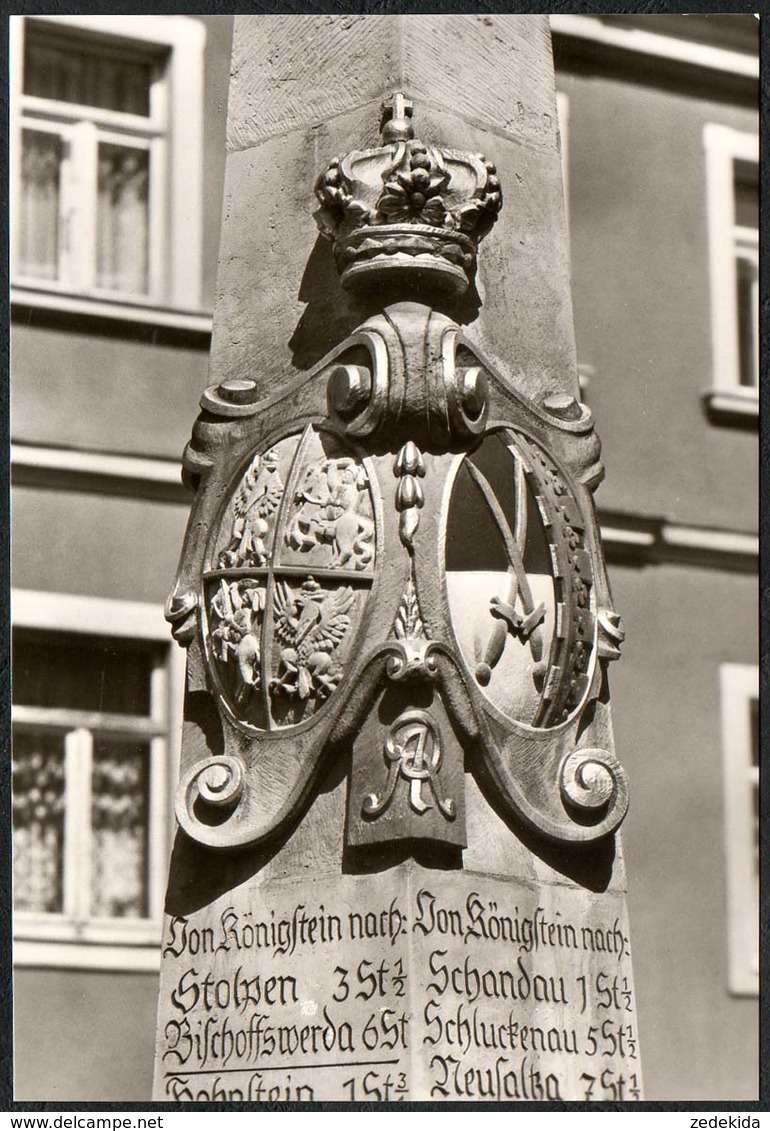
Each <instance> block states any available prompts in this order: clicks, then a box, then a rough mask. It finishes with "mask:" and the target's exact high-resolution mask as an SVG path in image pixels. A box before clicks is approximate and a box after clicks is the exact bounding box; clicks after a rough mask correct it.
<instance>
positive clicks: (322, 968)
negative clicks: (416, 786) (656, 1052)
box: [155, 866, 641, 1102]
mask: <svg viewBox="0 0 770 1131" xmlns="http://www.w3.org/2000/svg"><path fill="white" fill-rule="evenodd" d="M595 899H596V897H594V896H592V895H591V894H590V893H588V892H585V891H582V890H579V889H577V888H573V887H568V886H564V887H562V886H559V885H546V886H545V888H544V889H543V890H542V891H540V892H537V891H535V890H533V889H532V888H531V887H529V886H525V885H524V884H521V883H520V882H517V881H516V880H512V879H501V878H494V879H492V878H490V877H486V876H482V875H472V874H463V873H457V874H451V875H448V874H446V873H445V874H444V875H442V876H438V875H437V874H436V873H435V872H432V873H431V872H428V871H425V870H422V869H420V868H417V867H416V866H411V867H409V866H405V867H401V868H397V869H395V870H393V871H391V872H390V873H387V874H386V875H381V876H379V877H378V878H377V882H376V884H373V883H372V880H371V878H370V877H363V876H361V877H358V876H344V877H329V878H326V879H317V880H314V881H307V880H305V881H303V882H302V883H298V882H292V881H273V882H269V883H265V884H262V885H257V884H254V883H253V882H252V883H247V884H245V885H243V886H242V887H241V888H238V889H236V890H235V891H233V892H230V893H227V894H226V895H225V896H223V897H222V898H221V899H219V900H218V901H217V902H216V903H214V904H212V905H211V906H209V907H208V908H205V909H203V910H201V911H197V912H194V913H191V914H189V915H186V916H174V917H171V918H169V919H167V921H166V924H165V930H164V943H163V958H164V961H163V973H162V985H161V1015H160V1016H161V1026H160V1031H161V1033H162V1034H163V1037H162V1041H161V1044H160V1047H159V1051H158V1057H157V1061H156V1090H155V1096H156V1098H157V1099H158V1100H168V1101H175V1102H185V1101H188V1102H207V1101H214V1102H217V1101H221V1102H224V1101H246V1102H285V1101H295V1102H310V1101H319V1100H356V1101H373V1102H384V1101H391V1102H392V1101H398V1100H407V1099H416V1100H433V1101H442V1100H446V1101H453V1100H475V1101H478V1100H489V1101H506V1100H522V1101H526V1100H599V1101H605V1102H607V1101H609V1102H612V1101H621V1100H634V1099H638V1098H639V1097H640V1094H641V1073H640V1068H639V1053H638V1045H637V1040H638V1036H637V1024H636V1005H635V1000H634V992H633V982H632V976H631V956H630V952H629V943H628V929H627V923H626V917H625V910H624V903H623V898H622V895H620V894H619V893H609V892H605V893H603V895H602V896H601V899H600V901H597V902H596V904H594V900H595Z"/></svg>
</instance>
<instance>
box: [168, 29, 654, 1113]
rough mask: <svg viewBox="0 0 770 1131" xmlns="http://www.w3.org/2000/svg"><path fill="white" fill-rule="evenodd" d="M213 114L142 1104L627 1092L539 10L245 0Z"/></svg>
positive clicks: (613, 870)
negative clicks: (227, 77)
mask: <svg viewBox="0 0 770 1131" xmlns="http://www.w3.org/2000/svg"><path fill="white" fill-rule="evenodd" d="M228 133H229V149H228V156H227V174H226V204H225V210H224V221H223V231H222V244H221V253H220V271H219V282H218V298H217V304H216V309H215V317H214V325H215V329H214V340H213V347H212V360H211V379H212V384H211V386H210V388H209V389H207V390H206V392H205V393H204V395H203V399H202V402H201V414H200V416H199V418H198V420H197V422H196V425H195V428H194V431H193V438H192V440H191V442H190V444H189V445H188V448H187V450H186V452H185V462H184V466H185V478H186V482H187V483H188V485H189V486H190V487H191V489H192V490H193V491H194V492H195V501H194V504H193V510H192V514H191V517H190V522H189V526H188V532H187V537H186V542H185V546H184V550H183V553H182V559H181V562H180V567H179V573H178V576H177V580H176V583H175V586H174V590H173V593H172V595H171V597H170V598H169V603H168V610H167V612H168V617H169V620H170V621H171V623H172V626H173V631H174V635H175V636H176V638H177V640H178V641H179V642H180V643H181V644H182V645H184V646H185V647H187V649H188V669H187V691H186V701H185V723H184V737H183V748H182V767H181V781H180V785H179V790H178V794H177V802H176V813H177V817H178V820H179V824H180V826H181V829H180V832H179V833H178V836H177V839H176V843H175V848H174V852H173V857H172V862H171V871H170V879H169V890H168V898H167V908H166V910H167V916H166V922H165V927H164V937H163V951H162V954H163V957H162V970H161V992H160V1008H159V1025H158V1043H157V1056H156V1074H155V1092H154V1095H155V1099H157V1100H172V1101H198V1102H205V1101H218V1100H221V1101H241V1100H242V1101H247V1102H272V1103H275V1102H286V1101H289V1102H293V1101H299V1102H303V1101H320V1100H351V1101H368V1102H371V1101H375V1102H377V1101H393V1100H398V1099H411V1100H442V1099H445V1100H455V1101H456V1100H468V1101H475V1100H480V1099H482V1100H494V1101H506V1100H524V1101H527V1100H559V1099H561V1100H567V1099H571V1100H574V1099H581V1100H582V1099H586V1098H587V1099H595V1100H605V1101H607V1100H609V1101H613V1100H615V1101H617V1100H626V1099H635V1098H639V1096H640V1092H641V1074H640V1069H639V1052H638V1044H637V1033H636V1011H635V1003H634V997H633V981H632V972H631V956H630V950H629V939H628V925H627V915H626V906H625V894H624V893H625V879H624V874H623V867H622V859H621V855H620V852H619V842H618V837H617V828H618V826H619V824H620V822H621V821H622V819H623V816H624V815H625V811H626V808H627V803H628V797H627V786H626V779H625V775H624V773H623V770H622V768H621V766H620V764H619V763H618V760H617V758H616V757H615V754H614V751H613V742H612V728H611V721H610V709H609V694H608V688H607V678H606V676H607V666H608V664H609V662H610V661H611V660H613V659H615V658H617V656H618V655H619V649H620V644H621V642H622V639H623V632H622V627H621V624H620V618H619V617H618V615H617V614H616V613H615V611H614V610H613V606H612V600H611V596H610V592H609V588H608V585H607V580H606V575H605V571H604V561H603V556H602V551H601V546H600V542H599V537H598V531H597V525H596V519H595V513H594V508H593V501H592V491H593V490H594V489H595V487H596V486H597V485H598V483H599V481H600V479H601V477H602V474H603V468H602V465H601V462H600V458H599V457H600V451H599V442H598V439H597V438H596V435H595V433H594V430H593V421H592V418H591V413H590V410H588V409H587V408H586V407H585V406H584V405H582V404H581V403H580V402H579V399H578V386H577V368H576V361H575V353H574V337H573V330H572V315H571V304H570V294H569V275H568V256H567V246H566V233H565V224H564V206H563V196H562V185H561V170H560V162H559V152H558V136H557V125H556V114H555V95H554V85H553V73H552V63H551V57H550V42H549V32H548V23H547V19H546V18H544V17H539V16H473V15H462V16H383V17H371V16H344V17H343V16H320V15H318V16H258V17H239V18H237V20H236V34H235V44H234V56H233V78H232V85H231V94H230V103H229V114H228ZM503 198H504V203H503ZM313 213H315V221H316V222H315V223H314V222H313ZM482 241H483V243H482Z"/></svg>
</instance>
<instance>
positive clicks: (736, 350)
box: [11, 15, 759, 1102]
mask: <svg viewBox="0 0 770 1131" xmlns="http://www.w3.org/2000/svg"><path fill="white" fill-rule="evenodd" d="M469 18H470V17H469ZM12 24H13V28H12V51H13V54H12V76H13V89H12V153H11V170H12V258H13V265H12V270H13V293H12V370H13V374H12V377H13V392H12V409H13V413H12V473H13V491H14V494H13V608H12V614H13V621H14V649H13V682H14V692H13V698H14V787H15V788H14V827H15V831H14V894H15V981H14V989H15V1079H16V1098H17V1099H19V1100H61V1101H69V1100H117V1101H121V1100H125V1101H128V1100H136V1101H139V1102H141V1101H144V1100H146V1099H147V1098H148V1097H149V1094H150V1080H151V1073H152V1050H153V1038H154V1029H155V1009H156V994H157V969H158V961H159V960H158V944H159V937H160V921H161V915H162V901H163V890H164V885H165V875H166V870H167V862H168V853H169V852H170V850H171V845H172V840H173V826H172V821H171V816H170V813H171V801H170V799H171V796H172V794H173V788H174V779H175V774H176V748H177V744H178V725H179V720H180V715H181V706H180V695H181V686H182V666H183V656H182V653H181V652H180V651H179V650H177V649H175V646H172V643H171V641H170V637H169V635H168V632H167V626H166V624H165V622H164V620H163V615H162V607H163V602H164V600H165V597H166V595H167V591H168V588H169V586H170V582H171V579H172V577H173V573H174V568H175V564H176V558H177V555H178V553H179V548H180V546H181V542H182V535H183V531H184V525H185V521H186V516H187V509H188V499H187V496H186V495H185V492H184V490H183V488H182V486H181V483H180V481H179V457H180V454H181V451H182V449H183V447H184V444H185V443H186V441H187V438H188V434H189V430H190V427H191V424H192V421H193V419H194V417H195V414H196V411H197V401H198V398H199V396H200V393H201V391H202V390H203V388H204V386H205V384H206V371H207V353H208V348H209V342H210V328H211V310H212V307H213V301H214V292H215V274H216V260H217V250H218V239H219V227H220V212H221V200H222V180H223V154H224V121H225V113H226V101H227V83H228V73H229V54H230V41H231V34H232V21H231V19H230V18H229V17H225V16H200V17H198V16H196V17H180V16H176V17H163V16H153V17H133V16H131V17H120V16H99V17H90V16H73V17H26V18H23V19H22V18H17V19H14V20H13V21H12ZM552 31H553V37H554V58H555V64H556V81H557V92H558V107H559V119H560V130H561V136H562V156H563V164H564V175H565V190H566V196H567V211H568V222H569V229H570V237H571V255H572V279H573V304H574V311H575V326H576V334H577V345H578V356H579V359H580V363H581V382H582V387H583V396H584V399H585V400H586V401H587V403H588V404H589V405H590V406H591V408H592V409H593V411H594V414H595V417H596V420H597V427H598V430H599V433H600V435H601V437H602V439H603V444H604V462H605V464H606V466H607V469H608V476H607V481H606V483H605V484H604V485H603V486H602V487H601V489H600V491H599V494H598V500H597V501H598V506H599V512H600V520H601V526H602V532H603V539H604V543H605V549H606V551H607V554H608V558H609V561H610V564H611V580H612V583H613V588H614V595H615V600H616V603H617V606H618V608H619V609H620V611H621V612H622V614H623V618H624V621H625V624H626V629H627V633H628V637H627V641H626V644H625V647H624V658H623V661H622V663H620V664H617V665H614V667H613V671H612V687H613V703H614V717H615V729H616V738H617V745H618V751H619V753H620V756H621V759H622V761H623V764H624V766H625V767H626V769H627V771H628V773H629V777H630V780H631V785H632V790H633V792H632V807H631V812H630V814H629V817H628V819H627V821H626V823H625V826H624V846H625V854H626V866H627V870H628V875H629V905H630V913H631V926H632V931H633V946H634V960H635V961H634V965H635V977H636V989H637V996H638V1003H639V1015H640V1027H641V1034H640V1038H641V1042H642V1053H643V1057H644V1070H645V1077H646V1092H647V1098H649V1099H657V1100H672V1099H693V1100H700V1099H707V1100H708V1099H712V1100H727V1099H750V1098H754V1097H755V1096H756V1094H757V1087H758V1082H757V1081H758V1067H757V1056H758V1049H757V1026H758V1017H757V994H758V927H757V924H758V881H757V860H758V845H757V827H758V819H759V808H758V773H759V769H758V734H757V702H758V676H757V651H756V649H757V642H756V636H757V614H756V604H757V550H758V546H757V525H756V524H757V495H756V487H755V484H756V466H757V421H758V369H759V366H758V232H757V228H758V189H757V185H758V141H757V138H758V44H757V24H756V21H755V20H754V19H753V17H751V16H743V15H740V16H739V15H736V16H709V17H695V16H691V17H681V16H646V17H618V16H607V17H598V16H596V17H579V16H570V15H565V16H554V17H553V18H552ZM311 190H312V186H308V222H309V223H311V222H312V220H311V218H310V213H311V212H312V210H313V204H312V198H311V196H310V193H311ZM471 333H472V328H471ZM42 1015H44V1016H45V1017H46V1019H47V1020H46V1024H45V1026H41V1025H40V1017H41V1016H42Z"/></svg>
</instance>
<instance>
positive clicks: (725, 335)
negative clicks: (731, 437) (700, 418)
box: [703, 123, 759, 415]
mask: <svg viewBox="0 0 770 1131" xmlns="http://www.w3.org/2000/svg"><path fill="white" fill-rule="evenodd" d="M703 138H704V145H705V150H706V188H707V203H708V231H709V257H710V283H711V324H712V346H713V359H714V361H713V364H714V375H713V389H712V391H711V393H710V394H709V402H710V405H711V407H712V409H713V410H715V411H716V412H720V411H724V412H731V413H739V414H750V415H756V413H757V411H758V395H757V394H758V385H759V142H758V139H757V135H756V134H748V133H742V132H739V131H738V130H734V129H731V128H729V127H727V126H722V125H717V124H715V123H709V124H708V125H706V127H705V129H704V135H703Z"/></svg>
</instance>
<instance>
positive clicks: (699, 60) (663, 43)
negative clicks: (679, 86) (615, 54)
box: [550, 15, 759, 82]
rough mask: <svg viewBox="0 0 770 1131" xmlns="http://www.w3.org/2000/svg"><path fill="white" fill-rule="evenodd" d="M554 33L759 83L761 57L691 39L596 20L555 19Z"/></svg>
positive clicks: (573, 17)
mask: <svg viewBox="0 0 770 1131" xmlns="http://www.w3.org/2000/svg"><path fill="white" fill-rule="evenodd" d="M550 20H551V31H552V33H553V35H554V36H565V37H569V38H572V39H578V40H580V39H582V40H587V41H590V42H591V43H593V44H599V45H601V46H602V47H609V48H615V49H617V50H621V51H632V52H634V53H635V54H637V55H650V56H653V57H655V58H658V59H667V60H669V61H670V62H673V63H682V64H686V65H690V66H695V67H699V68H700V69H702V70H711V71H721V72H723V73H725V74H729V75H733V76H738V77H742V78H747V79H752V80H753V81H755V82H759V57H758V56H757V55H753V54H749V53H745V52H742V51H732V50H729V49H727V48H724V47H712V46H711V45H709V44H706V43H697V42H695V41H693V40H689V39H679V38H675V37H673V36H668V35H661V34H659V33H658V32H650V31H643V30H642V29H641V28H633V27H631V28H621V27H617V26H612V25H610V24H605V23H604V22H603V21H602V20H601V19H599V18H598V17H595V16H573V15H552V16H551V17H550Z"/></svg>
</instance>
